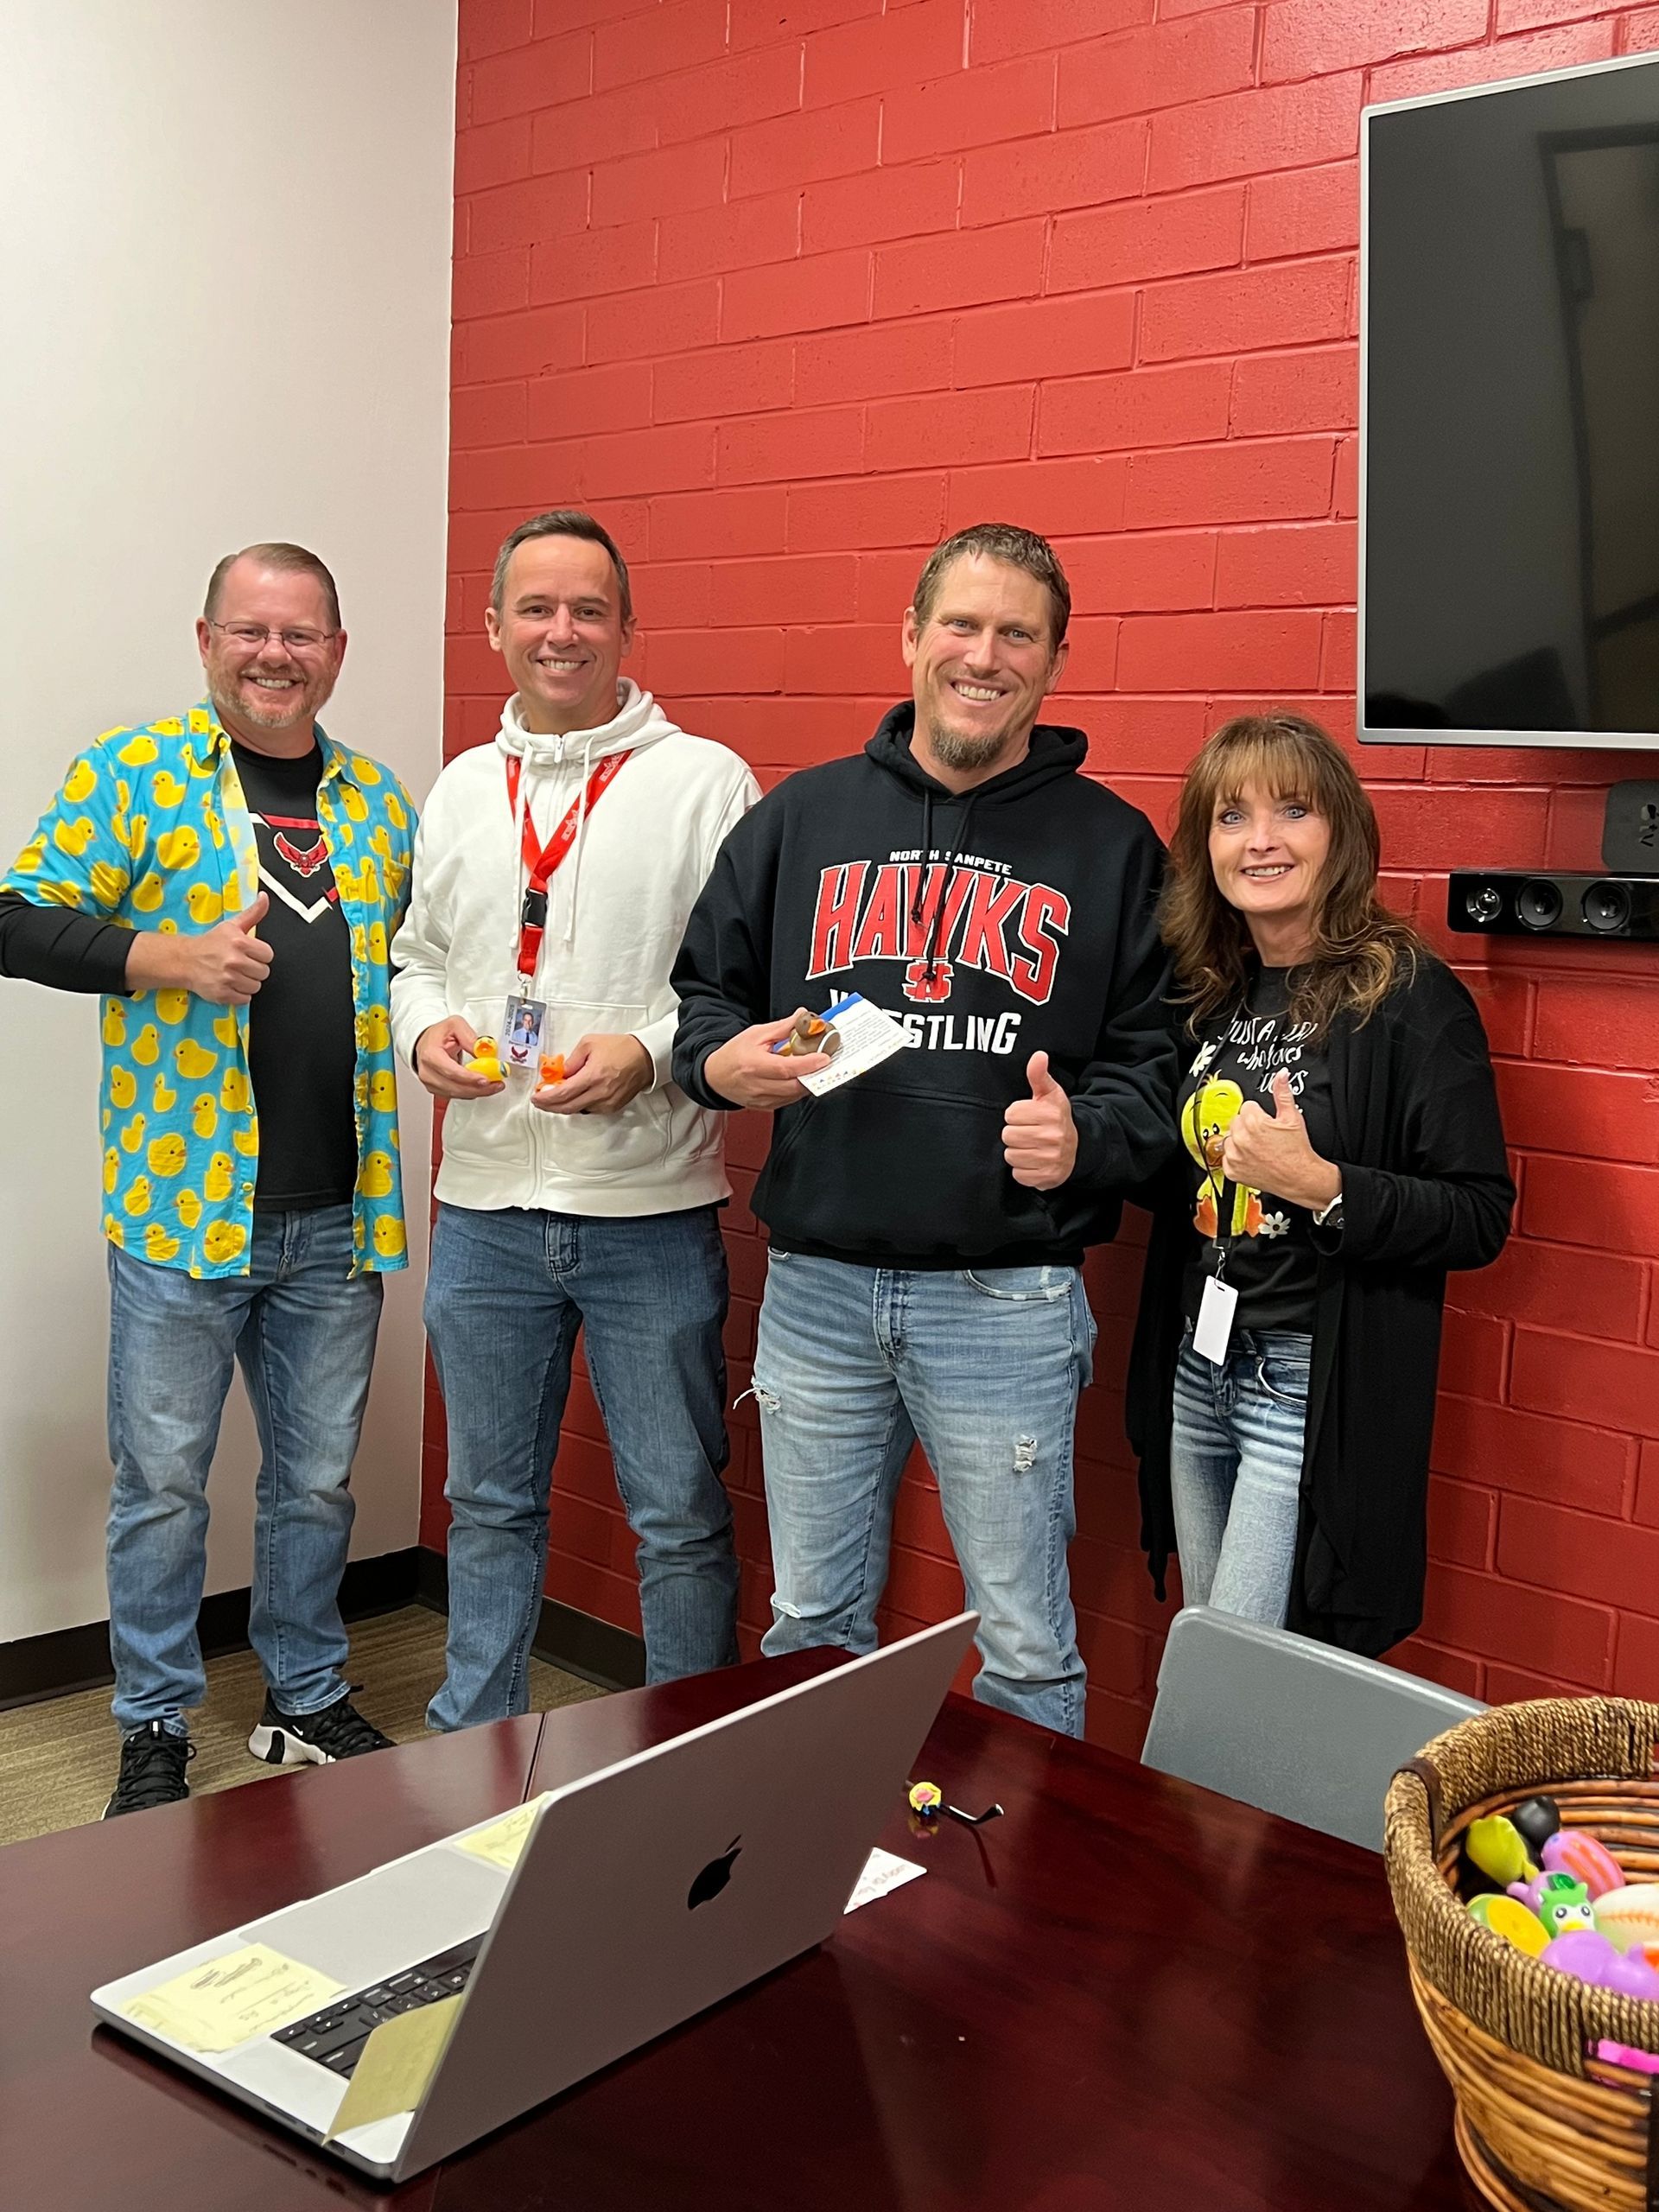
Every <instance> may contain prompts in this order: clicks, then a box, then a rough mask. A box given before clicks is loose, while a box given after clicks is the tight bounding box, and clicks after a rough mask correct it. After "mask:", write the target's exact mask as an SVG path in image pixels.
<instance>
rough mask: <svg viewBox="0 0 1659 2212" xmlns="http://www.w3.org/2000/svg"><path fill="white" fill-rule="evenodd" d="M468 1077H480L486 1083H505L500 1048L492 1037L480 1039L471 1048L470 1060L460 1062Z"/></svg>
mask: <svg viewBox="0 0 1659 2212" xmlns="http://www.w3.org/2000/svg"><path fill="white" fill-rule="evenodd" d="M461 1066H462V1068H463V1069H464V1070H465V1071H466V1072H467V1074H468V1075H481V1076H482V1077H484V1080H485V1081H486V1083H505V1081H506V1076H505V1071H503V1069H502V1065H501V1048H500V1046H499V1045H498V1044H497V1043H496V1041H495V1039H494V1038H493V1037H480V1038H479V1039H478V1040H477V1042H476V1043H475V1044H474V1046H473V1052H472V1058H470V1059H466V1060H463V1061H462V1062H461Z"/></svg>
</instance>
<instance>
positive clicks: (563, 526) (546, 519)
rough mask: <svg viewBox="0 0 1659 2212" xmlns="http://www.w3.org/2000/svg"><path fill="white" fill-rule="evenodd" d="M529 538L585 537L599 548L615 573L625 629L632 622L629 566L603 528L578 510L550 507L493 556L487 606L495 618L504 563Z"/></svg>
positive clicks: (502, 594)
mask: <svg viewBox="0 0 1659 2212" xmlns="http://www.w3.org/2000/svg"><path fill="white" fill-rule="evenodd" d="M531 537H585V538H586V539H587V540H588V543H589V544H590V545H602V546H603V547H604V548H605V550H606V551H607V553H608V554H609V555H610V556H611V566H612V567H613V569H615V570H616V588H617V594H618V597H619V599H620V603H621V607H622V623H623V627H624V628H625V629H626V626H627V625H628V624H629V623H630V622H632V620H633V588H632V585H631V584H630V583H629V582H628V564H627V563H626V561H625V560H624V559H623V558H622V556H621V554H620V551H619V550H618V549H617V543H616V540H615V539H614V538H613V537H612V536H611V533H610V531H608V530H607V529H606V527H605V525H604V524H603V523H602V522H595V521H594V518H593V517H592V515H586V514H583V512H582V510H581V508H580V507H550V508H549V510H548V512H546V513H545V514H544V515H531V518H530V520H529V521H528V522H521V523H520V524H519V525H518V529H517V530H515V531H513V533H512V537H509V538H508V540H507V541H506V543H505V545H503V547H502V548H501V550H500V551H499V553H498V554H497V555H496V556H495V574H494V575H493V576H492V577H491V579H490V605H491V606H492V607H493V608H494V609H495V611H496V613H498V614H499V613H500V612H501V608H502V605H503V602H504V601H505V598H506V592H507V563H508V562H509V561H511V560H512V556H513V555H514V554H515V553H516V552H517V551H518V548H519V547H520V546H521V545H522V544H523V543H524V541H525V540H526V538H531Z"/></svg>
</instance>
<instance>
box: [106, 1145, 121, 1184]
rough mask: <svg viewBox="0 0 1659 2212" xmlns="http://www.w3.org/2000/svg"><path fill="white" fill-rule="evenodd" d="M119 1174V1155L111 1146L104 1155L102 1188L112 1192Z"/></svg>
mask: <svg viewBox="0 0 1659 2212" xmlns="http://www.w3.org/2000/svg"><path fill="white" fill-rule="evenodd" d="M120 1174H121V1155H120V1154H119V1153H118V1151H117V1150H116V1148H115V1147H114V1146H113V1145H111V1147H110V1148H109V1150H108V1151H107V1152H106V1153H105V1155H104V1188H105V1190H106V1191H113V1190H114V1188H115V1186H116V1184H117V1182H118V1179H119V1178H120Z"/></svg>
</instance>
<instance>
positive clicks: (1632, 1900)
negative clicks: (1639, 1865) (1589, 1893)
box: [1595, 1882, 1659, 1963]
mask: <svg viewBox="0 0 1659 2212" xmlns="http://www.w3.org/2000/svg"><path fill="white" fill-rule="evenodd" d="M1595 1915H1596V1926H1597V1929H1599V1932H1600V1933H1601V1934H1602V1935H1604V1936H1605V1937H1606V1938H1607V1941H1608V1942H1610V1943H1611V1945H1612V1947H1613V1948H1614V1949H1615V1950H1616V1951H1630V1950H1635V1949H1637V1948H1640V1947H1641V1946H1642V1945H1643V1944H1646V1943H1651V1944H1656V1945H1659V1882H1632V1883H1630V1885H1628V1886H1627V1887H1626V1888H1624V1889H1621V1890H1610V1891H1608V1892H1607V1893H1606V1895H1605V1897H1598V1898H1597V1899H1596V1902H1595ZM1649 1963H1651V1962H1650V1961H1649Z"/></svg>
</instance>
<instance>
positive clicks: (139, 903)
mask: <svg viewBox="0 0 1659 2212" xmlns="http://www.w3.org/2000/svg"><path fill="white" fill-rule="evenodd" d="M162 896H163V893H162V879H161V877H160V876H159V875H157V874H156V873H155V872H154V870H153V869H152V870H151V872H150V873H149V874H148V875H141V876H140V877H139V879H138V880H137V883H136V884H135V885H134V886H133V891H132V903H133V905H134V906H136V907H137V909H138V911H139V912H140V913H141V914H153V913H154V912H155V911H156V908H157V907H158V906H160V905H161V903H162Z"/></svg>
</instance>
